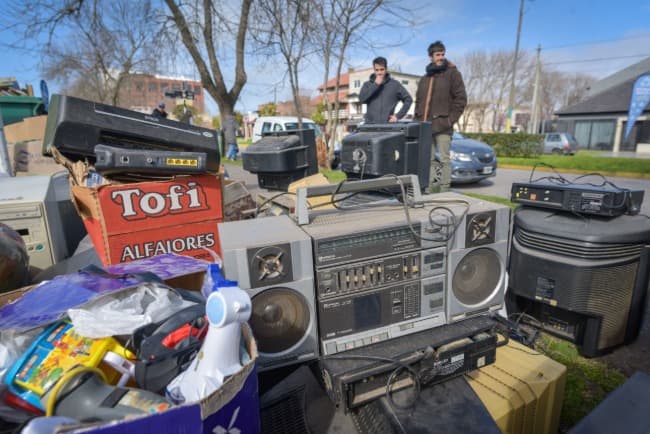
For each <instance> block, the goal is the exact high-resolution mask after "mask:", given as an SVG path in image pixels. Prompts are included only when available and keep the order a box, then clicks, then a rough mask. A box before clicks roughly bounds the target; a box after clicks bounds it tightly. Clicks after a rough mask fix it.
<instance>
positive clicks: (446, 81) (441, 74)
mask: <svg viewBox="0 0 650 434" xmlns="http://www.w3.org/2000/svg"><path fill="white" fill-rule="evenodd" d="M428 53H429V57H430V58H431V63H429V64H428V65H427V68H426V74H425V75H424V76H423V77H422V78H421V79H420V83H418V90H417V93H416V94H415V116H414V118H415V120H418V121H429V122H431V126H432V130H433V145H432V147H431V172H430V174H429V188H431V189H432V188H433V186H432V183H433V180H434V176H435V165H436V163H435V155H434V154H435V150H436V148H437V149H438V156H439V158H440V165H441V168H442V173H441V177H440V191H448V190H449V186H450V184H451V164H450V161H449V150H450V147H451V135H452V133H453V131H454V124H455V123H456V122H457V121H458V118H460V115H462V114H463V110H465V106H466V105H467V93H465V83H464V82H463V77H462V75H461V74H460V72H459V71H458V69H457V68H456V65H454V64H453V63H451V62H449V61H448V60H447V59H446V58H445V46H444V44H443V43H442V42H440V41H436V42H434V43H432V44H431V45H429V49H428Z"/></svg>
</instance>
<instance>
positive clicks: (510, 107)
mask: <svg viewBox="0 0 650 434" xmlns="http://www.w3.org/2000/svg"><path fill="white" fill-rule="evenodd" d="M523 19H524V0H521V3H520V5H519V22H518V23H517V41H516V42H515V56H514V59H513V60H512V81H511V82H510V98H509V100H508V117H507V119H506V133H510V132H511V127H512V117H513V116H512V115H513V110H514V108H515V78H516V75H517V56H518V55H519V37H520V36H521V22H522V21H523Z"/></svg>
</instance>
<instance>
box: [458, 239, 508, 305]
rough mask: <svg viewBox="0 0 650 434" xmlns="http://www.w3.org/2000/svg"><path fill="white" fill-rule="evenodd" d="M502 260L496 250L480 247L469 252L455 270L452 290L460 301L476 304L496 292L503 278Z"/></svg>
mask: <svg viewBox="0 0 650 434" xmlns="http://www.w3.org/2000/svg"><path fill="white" fill-rule="evenodd" d="M501 274H502V269H501V261H500V260H499V255H498V253H497V252H496V251H494V250H492V249H489V248H480V249H476V250H472V251H471V252H469V253H468V254H467V255H465V257H464V258H463V259H461V261H460V262H459V263H458V266H457V267H456V269H455V270H454V277H453V280H452V284H451V286H452V291H453V293H454V296H455V297H456V299H458V301H459V302H461V303H463V304H466V305H476V304H479V303H482V302H483V301H485V300H486V299H487V298H488V297H490V295H491V294H492V293H493V292H494V290H495V288H496V287H497V285H498V284H499V281H500V280H501Z"/></svg>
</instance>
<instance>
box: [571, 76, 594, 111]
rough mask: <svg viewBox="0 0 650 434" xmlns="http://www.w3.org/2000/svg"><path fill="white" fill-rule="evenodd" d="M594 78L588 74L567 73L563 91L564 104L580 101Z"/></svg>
mask: <svg viewBox="0 0 650 434" xmlns="http://www.w3.org/2000/svg"><path fill="white" fill-rule="evenodd" d="M595 82H596V78H594V77H592V76H591V75H588V74H583V73H575V74H567V86H566V87H565V93H564V105H565V106H570V105H573V104H577V103H579V102H580V101H582V100H583V99H584V98H585V96H586V95H587V92H588V91H589V88H590V87H591V85H593V84H594V83H595Z"/></svg>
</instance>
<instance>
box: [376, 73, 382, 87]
mask: <svg viewBox="0 0 650 434" xmlns="http://www.w3.org/2000/svg"><path fill="white" fill-rule="evenodd" d="M383 82H384V76H383V75H377V76H375V84H376V85H377V86H379V85H380V84H382V83H383Z"/></svg>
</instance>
